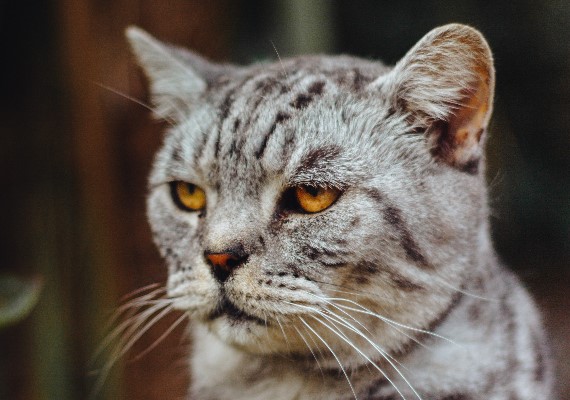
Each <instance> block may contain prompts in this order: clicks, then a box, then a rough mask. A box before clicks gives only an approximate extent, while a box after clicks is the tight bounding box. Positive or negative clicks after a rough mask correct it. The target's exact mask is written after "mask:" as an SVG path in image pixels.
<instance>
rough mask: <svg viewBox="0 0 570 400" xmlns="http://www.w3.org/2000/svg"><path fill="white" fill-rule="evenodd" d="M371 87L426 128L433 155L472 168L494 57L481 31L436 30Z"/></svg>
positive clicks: (488, 103)
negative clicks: (383, 94) (379, 91)
mask: <svg viewBox="0 0 570 400" xmlns="http://www.w3.org/2000/svg"><path fill="white" fill-rule="evenodd" d="M372 85H373V88H375V89H379V90H381V91H382V92H384V93H385V95H387V98H388V101H389V102H390V103H391V106H392V107H394V108H396V109H398V111H400V112H402V113H405V114H407V115H408V117H409V121H410V122H411V124H412V125H414V127H415V128H418V129H419V130H422V131H425V132H426V134H427V135H428V143H429V145H430V150H431V152H432V154H433V155H434V156H435V157H436V158H438V159H440V160H442V161H444V162H446V163H448V164H450V165H452V166H454V167H456V168H459V169H461V170H464V171H466V172H469V173H476V172H477V170H478V166H479V163H480V160H481V158H482V154H483V142H484V137H485V132H486V128H487V124H488V122H489V119H490V116H491V111H492V106H493V92H494V85H495V70H494V67H493V56H492V54H491V50H490V49H489V45H488V44H487V42H486V41H485V39H484V38H483V36H482V35H481V33H479V32H478V31H477V30H475V29H473V28H471V27H468V26H465V25H460V24H450V25H446V26H442V27H439V28H436V29H434V30H432V31H431V32H429V33H428V34H427V35H426V36H424V37H423V38H422V39H421V40H420V41H419V42H418V43H417V44H416V45H415V46H414V47H413V48H412V49H411V50H410V51H409V52H408V54H406V55H405V56H404V58H402V59H401V60H400V61H399V62H398V63H397V64H396V66H395V67H394V69H393V70H392V71H391V72H390V73H388V74H387V75H385V76H382V77H380V78H379V79H378V80H377V81H376V82H373V83H372Z"/></svg>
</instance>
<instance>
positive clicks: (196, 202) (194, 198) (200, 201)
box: [170, 181, 206, 211]
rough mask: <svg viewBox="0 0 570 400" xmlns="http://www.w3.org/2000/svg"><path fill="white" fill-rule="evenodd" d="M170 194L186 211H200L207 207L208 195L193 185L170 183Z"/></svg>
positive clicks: (177, 182) (180, 182)
mask: <svg viewBox="0 0 570 400" xmlns="http://www.w3.org/2000/svg"><path fill="white" fill-rule="evenodd" d="M170 194H171V195H172V199H173V200H174V203H176V205H177V206H178V207H179V208H180V209H182V210H184V211H200V210H202V209H204V207H206V193H204V191H203V190H202V189H201V188H199V187H198V186H196V185H194V184H192V183H188V182H182V181H175V182H170Z"/></svg>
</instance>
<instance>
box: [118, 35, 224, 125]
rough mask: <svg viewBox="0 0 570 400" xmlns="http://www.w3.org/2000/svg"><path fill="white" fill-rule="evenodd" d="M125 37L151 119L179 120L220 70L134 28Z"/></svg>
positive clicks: (196, 56)
mask: <svg viewBox="0 0 570 400" xmlns="http://www.w3.org/2000/svg"><path fill="white" fill-rule="evenodd" d="M125 34H126V37H127V39H128V41H129V43H130V45H131V48H132V51H133V53H134V54H135V56H136V58H137V61H138V63H139V65H140V66H141V67H142V69H143V71H144V73H145V75H146V76H147V78H148V80H149V85H150V88H149V89H150V94H151V102H152V105H153V113H154V116H155V117H157V118H159V119H169V120H174V121H182V120H183V119H184V118H186V117H187V116H188V112H189V111H190V110H191V108H192V105H193V104H194V103H195V102H196V100H197V99H198V98H199V96H200V95H201V94H202V93H203V92H204V91H205V90H206V87H207V81H208V79H209V78H212V75H213V74H215V73H216V72H219V70H220V69H221V68H222V67H221V66H217V65H215V64H212V63H210V62H208V61H206V60H205V59H203V58H201V57H200V56H198V55H196V54H194V53H191V52H190V51H187V50H184V49H180V48H176V47H174V46H171V45H168V44H165V43H162V42H160V41H159V40H157V39H155V38H154V37H152V36H151V35H149V34H148V33H147V32H145V31H144V30H142V29H140V28H138V27H135V26H130V27H128V28H127V29H126V32H125ZM209 71H211V73H210V72H209Z"/></svg>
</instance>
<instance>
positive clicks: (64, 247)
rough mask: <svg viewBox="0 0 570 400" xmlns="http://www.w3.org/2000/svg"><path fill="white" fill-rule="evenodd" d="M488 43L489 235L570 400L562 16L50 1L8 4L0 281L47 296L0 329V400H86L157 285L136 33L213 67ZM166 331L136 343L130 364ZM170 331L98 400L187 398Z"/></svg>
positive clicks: (566, 62) (151, 134)
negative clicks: (129, 42)
mask: <svg viewBox="0 0 570 400" xmlns="http://www.w3.org/2000/svg"><path fill="white" fill-rule="evenodd" d="M449 22H462V23H467V24H470V25H472V26H474V27H476V28H478V29H480V30H481V31H482V32H483V33H484V35H485V36H486V37H487V39H488V40H489V42H490V44H491V47H492V49H493V51H494V55H495V62H496V68H497V93H496V103H495V104H496V106H495V113H494V118H493V120H492V123H491V130H490V133H491V136H490V140H489V144H488V163H489V168H488V180H489V184H490V187H491V191H490V201H491V204H492V209H493V218H492V223H493V235H494V240H495V243H496V247H497V249H498V251H499V254H500V256H501V257H502V259H503V260H504V261H505V262H506V263H508V264H509V265H510V266H511V267H512V268H513V269H514V270H515V271H516V272H517V273H518V274H519V275H520V276H521V277H522V278H523V279H524V280H525V282H526V283H527V285H528V286H529V288H530V289H531V290H532V292H533V294H534V295H535V297H536V298H537V300H538V302H539V305H540V307H541V308H542V309H543V310H544V314H545V319H546V321H547V323H548V327H549V330H550V335H551V339H552V343H553V349H554V350H553V354H554V356H555V357H556V358H557V359H558V360H559V364H558V372H559V376H560V378H559V380H560V382H561V385H560V391H561V393H562V396H561V398H563V399H570V384H569V382H570V365H569V363H568V361H567V360H568V359H570V349H569V344H568V343H569V342H570V311H569V306H570V296H568V295H567V290H568V289H569V288H570V285H569V284H570V278H569V277H570V247H569V238H570V200H569V199H570V2H568V1H567V0H540V1H539V0H524V1H512V0H495V1H492V2H491V1H486V0H464V1H458V0H447V1H436V0H431V1H417V0H415V1H414V0H398V1H374V0H370V1H357V0H345V1H340V0H339V1H326V0H312V1H303V0H289V1H286V0H282V1H262V0H257V1H244V0H242V1H229V0H219V1H213V0H210V1H207V2H206V1H199V0H195V1H190V0H178V1H161V2H156V1H148V0H147V1H144V0H98V1H95V0H59V1H56V0H42V1H25V0H22V1H4V2H1V4H0V32H1V34H0V41H1V47H0V52H1V54H2V57H1V63H0V68H1V73H0V80H1V82H2V85H1V88H2V95H1V96H0V99H1V102H2V104H1V107H0V116H1V121H2V128H1V129H2V130H1V134H0V163H1V164H0V182H1V183H2V185H1V189H0V190H1V197H0V201H1V203H0V206H1V210H2V212H1V213H0V215H1V217H0V218H1V219H0V279H2V276H3V275H5V274H8V273H9V274H12V275H16V276H17V277H20V278H22V279H24V280H27V279H28V280H29V279H31V278H33V277H41V279H43V283H44V288H43V291H42V293H41V297H40V300H39V302H38V304H37V305H36V307H35V308H34V310H33V311H32V313H31V315H29V316H28V317H27V318H26V319H25V320H23V321H21V322H20V323H18V324H13V325H11V326H7V327H3V328H0V399H11V400H12V399H14V400H21V399H26V400H27V399H31V400H36V399H58V400H67V399H84V398H87V394H88V393H89V390H90V388H91V386H92V385H93V382H94V377H93V376H92V374H91V373H90V371H91V370H92V369H93V368H95V367H93V365H90V364H89V359H90V357H91V356H92V355H93V353H94V350H95V348H96V346H97V343H99V342H100V341H101V340H102V337H103V334H104V332H105V326H104V324H105V321H106V320H107V319H108V317H109V316H110V314H111V312H112V310H113V309H114V308H115V307H116V306H117V304H118V303H119V301H120V298H121V296H123V295H125V294H126V293H129V292H131V291H133V290H135V289H136V288H138V287H141V286H144V285H146V284H149V283H152V282H161V281H164V279H165V272H164V270H163V268H162V264H161V261H160V260H159V258H158V256H157V252H156V251H155V249H154V247H153V245H152V243H151V239H150V234H149V229H148V227H147V224H146V221H145V215H144V199H145V191H146V187H145V180H146V175H147V173H148V171H149V166H150V162H151V159H152V154H153V153H154V151H155V150H156V148H157V146H158V145H159V143H160V141H161V133H160V132H161V129H162V128H163V126H162V125H161V124H160V123H158V122H153V121H151V119H150V118H149V113H148V111H147V110H146V109H144V108H143V107H141V106H140V105H137V104H136V103H135V102H132V101H129V100H127V99H125V98H124V97H122V96H120V95H117V94H115V93H113V91H110V90H107V89H105V88H103V87H102V86H105V87H110V88H112V89H113V90H116V91H118V92H121V93H125V94H128V95H129V96H132V97H134V98H137V99H141V100H143V101H146V100H147V98H146V96H147V93H146V91H145V82H144V79H143V78H142V76H141V74H140V71H139V70H138V69H137V67H136V66H135V65H134V63H133V60H132V57H131V55H130V54H129V52H128V50H127V46H126V43H125V40H124V39H123V31H124V28H125V27H126V26H128V25H129V24H137V25H139V26H141V27H143V28H144V29H146V30H148V31H149V32H151V33H152V34H153V35H155V36H157V37H158V38H160V39H163V40H165V41H170V42H174V43H178V44H181V45H185V46H188V47H190V48H192V49H195V50H197V51H199V52H201V53H202V54H204V55H206V56H208V57H210V58H211V59H213V60H216V61H232V62H238V63H249V62H252V61H257V60H263V59H275V58H276V54H275V50H274V47H273V44H274V45H275V47H276V48H277V50H278V51H279V53H280V54H281V56H282V57H284V56H287V55H293V54H301V53H311V52H321V53H339V52H341V53H350V54H354V55H359V56H364V57H369V58H379V59H383V60H384V61H385V62H387V63H390V64H392V63H394V62H396V61H397V60H398V59H399V58H400V57H401V56H402V55H403V54H404V53H405V52H406V51H407V50H408V49H409V48H410V47H411V46H412V45H413V44H414V43H415V42H416V41H417V40H419V39H420V38H421V37H422V36H423V35H424V34H425V33H426V32H428V31H429V30H430V29H432V28H434V27H435V26H437V25H441V24H445V23H449ZM173 321H174V317H172V318H167V320H166V321H164V322H163V323H162V324H159V325H157V326H156V327H155V328H153V329H151V330H150V331H149V333H148V334H147V335H145V336H144V337H143V338H142V339H141V340H140V341H139V343H138V344H137V345H136V346H135V349H134V350H133V352H132V353H133V356H135V355H136V354H137V353H140V352H141V351H143V350H144V349H146V348H147V347H148V346H150V345H151V344H152V343H153V342H154V341H155V340H156V339H157V338H159V337H160V335H161V334H162V332H164V330H165V329H167V328H168V326H169V324H171V323H172V322H173ZM182 336H183V335H182V331H181V330H180V329H178V330H177V331H176V332H174V333H173V334H172V335H170V336H169V337H168V338H167V339H166V340H165V341H164V342H163V343H162V344H160V345H159V346H158V347H157V348H156V349H155V350H154V351H152V352H150V353H149V354H147V355H146V356H145V357H144V358H142V359H141V360H138V361H132V362H129V361H128V360H129V359H131V358H133V357H126V358H125V359H126V360H127V362H125V363H121V364H120V365H119V366H118V367H117V368H116V369H115V370H114V372H113V373H112V374H111V376H110V377H109V379H108V380H107V382H106V385H105V387H104V389H103V390H101V391H100V392H99V394H98V395H97V396H95V397H96V398H101V399H181V398H183V394H184V390H185V386H186V385H187V377H186V374H185V363H186V361H185V352H186V350H187V347H188V344H187V343H185V342H184V341H183V339H182Z"/></svg>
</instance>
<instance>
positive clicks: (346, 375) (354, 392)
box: [299, 317, 358, 400]
mask: <svg viewBox="0 0 570 400" xmlns="http://www.w3.org/2000/svg"><path fill="white" fill-rule="evenodd" d="M299 319H300V320H301V322H302V323H303V325H305V326H306V327H307V328H309V330H310V331H311V332H313V333H314V334H315V336H316V337H318V338H319V339H320V340H321V342H323V344H324V345H325V346H326V348H327V349H328V350H329V351H330V352H331V354H332V355H333V357H334V358H335V360H336V362H337V363H338V366H339V367H340V369H341V371H342V373H343V374H344V377H345V378H346V381H347V382H348V386H350V390H351V391H352V394H353V396H354V399H355V400H358V396H357V395H356V391H355V390H354V386H352V382H351V381H350V378H349V377H348V374H347V373H346V370H345V369H344V367H343V366H342V363H341V362H340V360H339V358H338V356H337V355H336V353H335V352H334V351H333V349H332V348H331V347H330V346H329V344H328V343H327V342H326V340H324V339H323V338H322V337H321V336H320V335H319V334H318V333H317V332H316V331H315V330H314V329H313V328H311V326H310V325H309V324H308V323H307V322H305V320H304V319H303V317H299Z"/></svg>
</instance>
